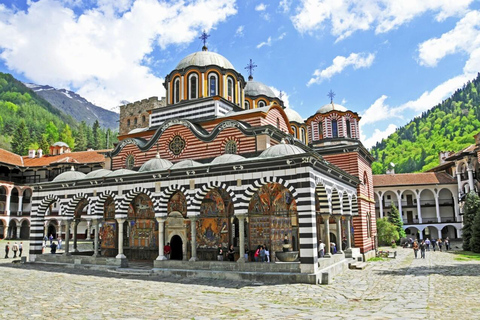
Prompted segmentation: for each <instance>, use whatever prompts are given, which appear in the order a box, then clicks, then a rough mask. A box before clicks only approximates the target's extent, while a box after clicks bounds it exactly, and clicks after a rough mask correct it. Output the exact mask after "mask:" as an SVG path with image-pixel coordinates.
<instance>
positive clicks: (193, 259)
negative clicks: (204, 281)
mask: <svg viewBox="0 0 480 320" xmlns="http://www.w3.org/2000/svg"><path fill="white" fill-rule="evenodd" d="M188 261H194V262H195V261H198V258H197V257H191V258H190V260H188Z"/></svg>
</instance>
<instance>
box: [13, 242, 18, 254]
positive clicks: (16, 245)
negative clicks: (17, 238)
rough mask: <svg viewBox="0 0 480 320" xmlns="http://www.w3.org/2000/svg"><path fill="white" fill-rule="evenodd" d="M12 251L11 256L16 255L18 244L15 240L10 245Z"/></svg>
mask: <svg viewBox="0 0 480 320" xmlns="http://www.w3.org/2000/svg"><path fill="white" fill-rule="evenodd" d="M12 251H13V257H14V258H16V257H17V252H18V244H17V243H16V242H15V243H14V244H13V246H12Z"/></svg>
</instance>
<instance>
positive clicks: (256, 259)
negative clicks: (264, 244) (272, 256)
mask: <svg viewBox="0 0 480 320" xmlns="http://www.w3.org/2000/svg"><path fill="white" fill-rule="evenodd" d="M259 257H260V246H258V247H257V250H255V254H254V255H253V259H254V260H255V262H258V258H259Z"/></svg>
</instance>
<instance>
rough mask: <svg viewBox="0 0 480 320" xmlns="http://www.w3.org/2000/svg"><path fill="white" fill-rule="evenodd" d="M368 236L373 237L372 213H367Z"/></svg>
mask: <svg viewBox="0 0 480 320" xmlns="http://www.w3.org/2000/svg"><path fill="white" fill-rule="evenodd" d="M367 237H369V238H371V237H372V216H371V214H370V213H367Z"/></svg>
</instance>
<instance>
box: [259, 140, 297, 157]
mask: <svg viewBox="0 0 480 320" xmlns="http://www.w3.org/2000/svg"><path fill="white" fill-rule="evenodd" d="M302 153H305V150H303V149H302V148H300V147H297V146H295V145H293V144H286V143H279V144H276V145H274V146H272V147H270V148H268V149H267V150H265V151H263V152H262V153H261V154H260V155H259V156H258V157H259V158H275V157H284V156H288V155H294V154H302Z"/></svg>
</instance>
